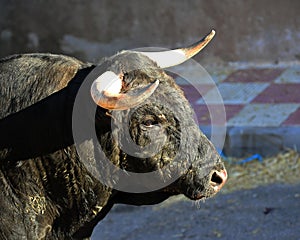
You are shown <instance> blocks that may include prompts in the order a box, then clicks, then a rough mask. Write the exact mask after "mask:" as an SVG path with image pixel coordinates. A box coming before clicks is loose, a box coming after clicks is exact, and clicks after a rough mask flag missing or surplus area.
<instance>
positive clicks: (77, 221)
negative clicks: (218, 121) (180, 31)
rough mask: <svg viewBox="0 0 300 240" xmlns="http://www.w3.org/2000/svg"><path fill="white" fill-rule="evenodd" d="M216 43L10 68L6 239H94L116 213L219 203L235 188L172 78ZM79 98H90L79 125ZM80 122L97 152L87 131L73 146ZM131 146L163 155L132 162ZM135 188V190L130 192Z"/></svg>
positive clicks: (50, 58)
mask: <svg viewBox="0 0 300 240" xmlns="http://www.w3.org/2000/svg"><path fill="white" fill-rule="evenodd" d="M213 36H214V31H212V32H211V33H210V34H208V35H207V36H206V37H204V38H203V39H202V40H200V41H199V42H197V43H195V44H193V45H191V46H190V47H187V48H181V49H176V50H170V51H162V52H136V51H122V52H120V53H118V54H116V55H114V56H111V57H108V58H104V59H102V60H101V62H100V63H99V64H97V65H96V64H91V63H86V62H82V61H79V60H77V59H75V58H72V57H68V56H64V55H53V54H21V55H13V56H9V57H6V58H3V59H1V60H0V97H1V98H0V106H1V108H0V119H1V120H0V134H1V138H0V188H1V193H0V208H1V211H0V237H1V239H83V238H88V237H90V236H91V234H92V231H93V228H94V227H95V226H96V224H97V223H98V222H99V221H101V220H102V219H103V218H104V217H105V216H106V214H107V213H108V212H109V211H110V209H111V208H112V206H113V205H114V204H117V203H123V204H131V205H151V204H157V203H160V202H162V201H164V200H166V199H167V198H169V197H170V196H173V195H177V194H184V195H185V196H186V197H188V198H190V199H192V200H199V199H204V198H209V197H211V196H213V195H215V194H216V193H217V192H218V191H219V190H220V189H221V188H222V186H223V185H224V183H225V182H226V179H227V173H226V170H225V167H224V164H223V163H222V161H221V158H220V156H219V155H218V153H217V152H216V150H215V148H214V146H213V145H212V143H211V142H210V141H209V140H208V139H207V138H206V136H205V135H204V134H203V133H202V132H201V131H200V129H199V128H198V126H197V124H196V123H195V121H194V119H193V110H192V108H191V106H190V105H189V103H188V101H187V99H186V98H185V97H184V94H183V92H182V90H181V89H180V87H179V86H178V85H177V84H176V83H175V81H174V79H173V78H172V77H170V76H169V75H167V74H166V73H165V71H164V68H167V67H170V66H174V65H178V64H180V63H182V62H184V61H186V60H188V59H189V58H191V57H193V56H194V55H195V54H197V53H198V52H199V51H200V50H201V49H202V48H203V47H205V46H206V44H207V43H208V42H209V41H210V40H211V39H212V38H213ZM175 55H176V57H174V56H175ZM95 72H96V74H95ZM93 73H94V74H93ZM91 76H92V77H91ZM91 79H92V80H91ZM84 85H85V86H87V87H86V88H84V87H83V86H84ZM82 89H83V90H82ZM80 91H81V92H82V91H83V92H85V93H86V94H85V97H83V99H82V98H80V101H81V102H84V104H82V105H80V106H81V107H80V108H79V110H78V111H77V110H76V111H77V112H79V114H77V115H76V116H75V115H74V112H75V110H74V109H75V105H76V101H77V99H78V95H79V92H80ZM91 106H92V110H91V109H90V107H91ZM166 106H168V107H166ZM170 106H171V107H170ZM74 116H75V117H74ZM77 118H81V119H88V125H89V124H90V125H92V129H94V130H95V135H96V139H97V144H98V145H97V144H96V143H95V141H94V140H95V139H93V140H92V141H91V139H90V137H89V136H88V135H85V134H84V133H85V127H83V126H82V129H80V131H79V132H80V134H79V140H78V142H76V141H75V140H74V139H75V137H74V119H77ZM124 122H126V124H125V125H124V124H122V123H124ZM120 123H121V124H120ZM124 126H125V127H124ZM184 126H188V135H187V134H186V132H185V131H186V129H185V127H184ZM76 127H77V128H78V127H79V128H81V125H78V126H76ZM124 129H127V132H128V134H126V131H125V130H124ZM184 134H185V135H187V137H186V138H182V137H181V136H182V135H184ZM77 139H78V138H77ZM130 142H131V143H133V145H135V147H139V148H137V149H138V150H141V149H142V150H143V149H147V146H148V145H153V144H154V145H155V147H154V148H153V149H154V150H153V149H152V150H153V151H152V150H151V149H150V150H151V151H152V153H151V154H149V153H146V155H143V154H138V153H135V151H133V152H132V153H130V152H129V153H128V152H127V151H126V150H124V147H125V146H126V144H127V145H128V143H130ZM156 143H158V144H156ZM129 145H130V144H129ZM97 146H98V147H97ZM79 149H81V150H80V151H81V152H82V153H81V154H79V152H80V151H79ZM148 150H149V149H148ZM150 150H149V151H150ZM151 151H150V152H151ZM147 154H148V155H147ZM103 159H106V160H105V161H102V160H103ZM175 159H177V160H176V162H175ZM107 160H108V161H107ZM86 162H88V164H86ZM109 163H111V164H112V165H113V166H115V167H117V169H118V170H120V171H122V172H123V173H126V175H132V174H134V173H137V174H140V175H144V174H147V173H152V172H156V173H158V174H156V177H157V178H158V179H159V181H161V182H162V183H164V184H162V185H155V188H151V186H150V187H149V186H148V185H147V182H148V181H147V178H146V179H145V178H144V180H143V181H138V183H136V181H135V182H131V183H130V181H128V182H127V181H123V180H122V179H121V178H118V177H117V178H114V176H115V175H116V174H115V172H114V171H111V168H110V167H109ZM183 163H184V164H183ZM170 166H172V167H170ZM174 166H176V167H174ZM207 166H209V168H208V167H207ZM164 169H166V171H163V170H164ZM179 169H180V170H179ZM203 169H206V170H205V171H204V170H203ZM174 173H179V174H177V175H176V174H175V175H176V176H177V177H176V178H172V176H173V175H174ZM154 178H155V177H154ZM154 178H153V179H154ZM153 179H148V180H149V182H151V181H152V180H153ZM170 179H171V180H172V181H171V180H170ZM106 180H107V181H106ZM150 180H151V181H150ZM168 180H170V181H168ZM103 181H104V182H103ZM116 182H117V183H119V184H121V187H114V186H115V185H114V184H116ZM134 184H137V185H136V186H138V187H137V188H135V189H136V190H134V189H133V190H132V188H130V187H131V186H132V185H134ZM150 185H151V184H150ZM159 186H161V187H159ZM143 187H144V190H143V191H142V190H141V189H142V188H143ZM126 189H130V191H126ZM145 189H146V190H145ZM147 189H148V191H147Z"/></svg>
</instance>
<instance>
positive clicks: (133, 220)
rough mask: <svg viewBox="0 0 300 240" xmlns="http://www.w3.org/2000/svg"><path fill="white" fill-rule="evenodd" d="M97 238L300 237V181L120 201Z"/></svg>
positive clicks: (290, 239)
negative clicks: (202, 196)
mask: <svg viewBox="0 0 300 240" xmlns="http://www.w3.org/2000/svg"><path fill="white" fill-rule="evenodd" d="M92 239H93V240H96V239H101V240H106V239H107V240H108V239H109V240H114V239H118V240H125V239H126V240H128V239H132V240H138V239H139V240H141V239H142V240H144V239H145V240H153V239H156V240H168V239H195V240H196V239H239V240H243V239H247V240H250V239H259V240H270V239H272V240H276V239H278V240H279V239H280V240H283V239H287V240H299V239H300V184H297V185H291V184H287V185H286V184H272V185H268V186H260V187H257V188H255V189H251V190H239V191H234V192H231V193H226V194H224V193H223V194H222V193H221V194H218V195H217V196H215V197H214V198H212V199H209V200H206V202H198V203H193V202H192V201H189V200H185V199H184V198H183V197H173V198H171V199H169V200H167V201H165V202H164V203H162V204H159V205H156V206H142V207H133V206H127V205H118V206H115V207H114V208H113V210H112V211H111V212H110V213H109V214H108V216H107V217H106V218H105V219H104V220H103V221H102V222H101V223H99V224H98V226H97V228H96V229H95V230H94V233H93V236H92Z"/></svg>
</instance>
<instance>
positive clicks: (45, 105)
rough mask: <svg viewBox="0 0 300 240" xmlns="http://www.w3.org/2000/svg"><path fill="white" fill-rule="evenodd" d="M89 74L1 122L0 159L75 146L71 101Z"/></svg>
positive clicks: (18, 157) (78, 77)
mask: <svg viewBox="0 0 300 240" xmlns="http://www.w3.org/2000/svg"><path fill="white" fill-rule="evenodd" d="M90 71H91V69H83V70H80V71H79V72H78V73H77V75H76V76H75V78H74V79H72V80H71V81H70V83H69V84H68V86H67V87H65V88H64V89H62V90H60V91H58V92H56V93H54V94H52V95H50V96H49V97H47V98H45V99H43V100H41V101H39V102H38V103H36V104H34V105H31V106H30V107H28V108H25V109H23V110H21V111H19V112H17V113H14V114H11V115H9V116H7V117H6V118H4V119H2V120H0V159H1V158H2V159H6V160H25V159H29V158H34V157H37V156H41V155H45V154H49V153H52V152H54V151H57V150H59V149H63V148H65V147H67V146H70V145H72V144H74V140H73V136H72V110H73V105H74V100H75V97H76V95H77V92H78V89H79V88H80V86H81V83H82V81H83V79H84V78H85V76H86V75H87V74H88V73H89V72H90Z"/></svg>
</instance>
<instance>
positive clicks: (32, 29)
mask: <svg viewBox="0 0 300 240" xmlns="http://www.w3.org/2000/svg"><path fill="white" fill-rule="evenodd" d="M299 9H300V1H298V0H283V1H276V0H246V1H240V0H231V1H230V0H223V1H218V0H210V1H205V0H198V1H197V0H185V1H183V0H164V1H157V0H151V1H147V0H144V1H141V0H127V1H124V0H123V1H122V0H120V1H117V0H88V1H75V0H69V1H64V0H51V1H50V0H49V1H47V0H45V1H42V0H36V1H33V0H32V1H28V0H0V57H3V56H5V55H9V54H13V53H21V52H36V51H39V52H53V53H66V54H69V55H72V56H76V57H79V58H81V59H85V60H96V59H99V58H101V57H102V56H105V55H110V54H113V53H114V52H116V51H118V50H122V49H128V48H136V47H146V46H156V47H158V46H159V47H177V46H181V45H185V44H189V43H191V42H193V41H195V40H197V39H199V38H200V37H202V36H203V35H204V34H206V33H207V32H209V31H210V30H211V29H212V28H214V29H215V30H216V31H217V35H216V38H215V40H214V41H213V42H212V44H210V46H209V47H208V48H207V49H206V50H205V51H204V53H203V54H202V55H200V56H197V59H198V60H199V59H200V58H205V57H206V58H209V57H211V56H212V57H213V58H212V59H216V58H218V59H221V60H223V61H269V62H274V61H287V60H288V61H294V60H297V59H298V60H299V58H300V44H299V42H300V17H299Z"/></svg>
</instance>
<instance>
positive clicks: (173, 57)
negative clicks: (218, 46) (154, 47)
mask: <svg viewBox="0 0 300 240" xmlns="http://www.w3.org/2000/svg"><path fill="white" fill-rule="evenodd" d="M214 36H215V31H214V30H212V31H211V32H210V33H209V34H208V35H206V36H205V37H204V38H203V39H201V40H200V41H198V42H196V43H194V44H192V45H191V46H189V47H186V48H178V49H174V50H169V51H160V52H140V53H142V54H143V55H146V56H147V57H149V58H150V59H152V60H153V61H154V62H156V63H157V64H158V66H160V67H161V68H168V67H172V66H176V65H179V64H181V63H183V62H185V61H187V60H188V59H190V58H191V57H193V56H195V55H196V54H197V53H199V52H200V51H201V50H202V49H203V48H204V47H205V46H206V45H207V44H208V43H209V42H210V41H211V40H212V39H213V37H214Z"/></svg>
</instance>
